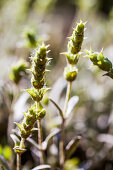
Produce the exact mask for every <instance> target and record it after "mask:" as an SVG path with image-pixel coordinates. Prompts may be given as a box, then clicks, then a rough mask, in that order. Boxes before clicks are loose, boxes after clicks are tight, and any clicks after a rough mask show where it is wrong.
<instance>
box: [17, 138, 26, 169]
mask: <svg viewBox="0 0 113 170" xmlns="http://www.w3.org/2000/svg"><path fill="white" fill-rule="evenodd" d="M24 141H25V139H24V138H22V139H21V142H20V148H19V149H22V148H23V145H24ZM17 170H21V153H19V152H18V153H17Z"/></svg>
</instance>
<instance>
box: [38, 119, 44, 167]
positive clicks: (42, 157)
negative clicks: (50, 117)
mask: <svg viewBox="0 0 113 170" xmlns="http://www.w3.org/2000/svg"><path fill="white" fill-rule="evenodd" d="M37 124H38V143H39V145H40V153H41V155H40V164H44V153H43V150H42V127H41V120H38V121H37Z"/></svg>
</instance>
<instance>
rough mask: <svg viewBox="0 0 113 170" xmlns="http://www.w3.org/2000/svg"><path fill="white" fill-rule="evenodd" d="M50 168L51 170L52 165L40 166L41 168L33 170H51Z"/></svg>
mask: <svg viewBox="0 0 113 170" xmlns="http://www.w3.org/2000/svg"><path fill="white" fill-rule="evenodd" d="M50 168H51V166H50V165H46V164H45V165H39V166H37V167H35V168H33V169H32V170H40V169H50Z"/></svg>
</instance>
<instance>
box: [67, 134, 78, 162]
mask: <svg viewBox="0 0 113 170" xmlns="http://www.w3.org/2000/svg"><path fill="white" fill-rule="evenodd" d="M80 140H81V136H77V137H75V138H74V139H72V140H71V141H70V142H69V143H68V144H67V146H66V159H69V158H70V157H71V156H72V154H73V153H74V152H75V151H76V148H77V146H78V144H79V142H80Z"/></svg>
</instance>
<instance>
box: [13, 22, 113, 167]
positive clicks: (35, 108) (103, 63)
mask: <svg viewBox="0 0 113 170" xmlns="http://www.w3.org/2000/svg"><path fill="white" fill-rule="evenodd" d="M85 24H86V23H83V22H82V21H80V23H78V24H77V26H76V28H74V29H73V33H72V36H71V37H69V41H68V45H67V52H64V53H62V54H64V55H65V56H66V60H67V66H66V67H65V68H64V77H65V79H66V81H67V92H66V98H65V104H64V110H62V109H61V108H60V107H59V106H58V104H57V103H56V102H55V101H53V100H52V99H50V101H51V102H52V103H53V104H54V105H55V107H56V108H57V109H58V111H59V115H60V117H61V120H62V122H61V124H60V130H56V131H55V132H53V133H51V134H49V135H48V136H47V138H46V139H45V141H43V139H42V137H43V134H42V123H41V121H42V119H43V118H44V117H45V115H46V110H45V108H44V107H43V104H42V99H43V96H44V94H45V93H46V92H47V90H48V89H49V88H47V87H46V83H45V72H46V65H47V63H48V62H49V61H50V60H51V59H50V58H48V57H47V54H48V52H49V50H48V46H46V45H45V44H44V43H42V44H41V45H39V46H38V48H37V49H35V54H34V56H32V57H31V61H32V63H31V68H30V69H29V70H30V71H31V73H32V77H31V84H32V87H31V88H30V89H27V90H26V91H27V92H28V93H29V94H30V95H31V97H32V99H33V101H34V104H33V105H32V106H31V107H30V108H28V111H27V113H24V118H23V121H22V123H21V124H19V123H16V124H17V126H18V128H19V130H20V137H21V141H20V142H19V141H18V142H15V140H14V136H12V138H13V140H14V142H15V147H14V150H15V152H16V153H17V170H20V169H21V154H22V153H23V152H25V151H26V149H25V144H24V142H25V140H26V141H27V140H28V139H29V136H30V135H31V134H32V132H33V131H34V130H37V131H38V144H37V143H36V142H35V141H34V140H31V138H30V141H31V143H32V144H33V145H35V147H36V148H37V149H38V151H39V152H40V165H38V166H37V167H35V168H34V170H37V169H51V168H52V167H51V165H48V164H46V163H47V161H46V154H45V152H44V151H45V150H46V148H47V146H48V142H49V141H50V140H51V139H52V138H53V137H54V136H57V135H58V134H59V133H60V142H59V145H58V146H59V149H58V150H59V152H58V158H59V163H58V164H57V165H56V166H57V167H53V169H60V170H64V169H65V162H66V161H67V160H69V159H70V157H71V156H72V154H73V153H74V152H75V151H76V148H77V146H78V144H79V141H80V139H81V137H80V136H77V137H75V136H74V138H73V139H72V140H71V141H70V142H69V143H68V144H67V146H66V147H65V128H66V122H67V120H68V113H67V108H68V103H69V99H70V94H71V87H72V83H73V81H74V80H76V77H77V75H78V69H77V67H76V65H77V63H78V62H79V57H80V55H81V47H82V43H83V40H84V31H85ZM31 42H32V41H31ZM86 53H87V56H88V57H89V58H90V60H91V61H92V62H93V65H96V66H98V67H99V68H100V69H101V70H103V71H106V72H107V73H106V74H105V75H107V76H109V77H111V78H113V68H112V63H111V62H110V60H109V59H108V58H105V57H104V56H103V52H102V51H101V52H100V53H98V52H93V51H92V50H90V51H88V50H86ZM11 77H12V79H14V78H13V76H11ZM17 78H18V77H17ZM14 81H15V83H17V82H18V80H16V79H14ZM74 106H75V104H74ZM45 119H46V117H45ZM36 122H37V128H34V125H35V123H36ZM47 123H48V122H47ZM17 136H18V135H17Z"/></svg>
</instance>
